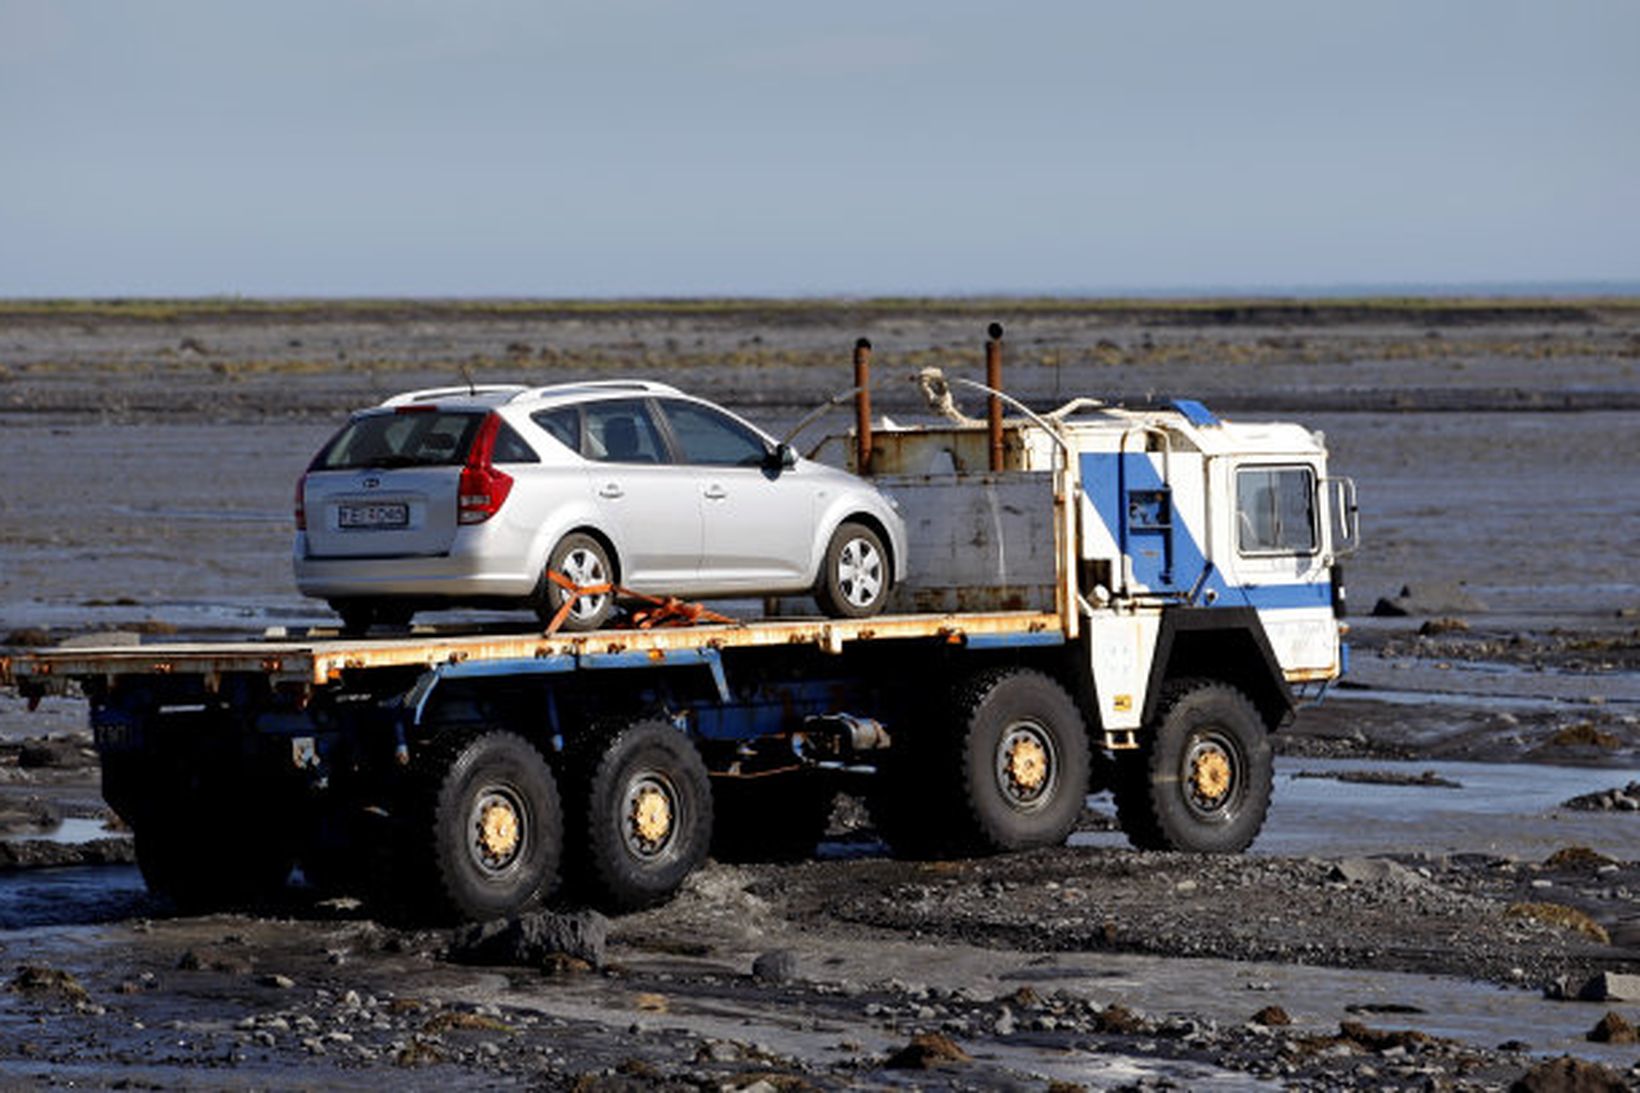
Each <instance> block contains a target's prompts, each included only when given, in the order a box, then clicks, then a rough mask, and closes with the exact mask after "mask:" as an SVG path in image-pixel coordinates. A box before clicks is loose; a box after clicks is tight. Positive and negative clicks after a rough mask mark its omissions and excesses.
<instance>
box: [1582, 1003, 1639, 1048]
mask: <svg viewBox="0 0 1640 1093" xmlns="http://www.w3.org/2000/svg"><path fill="white" fill-rule="evenodd" d="M1585 1039H1588V1040H1591V1041H1593V1042H1594V1043H1597V1044H1640V1030H1636V1029H1635V1027H1634V1025H1632V1024H1630V1023H1629V1021H1628V1019H1627V1018H1625V1017H1624V1016H1623V1015H1622V1014H1621V1013H1618V1012H1617V1011H1616V1010H1607V1011H1606V1016H1604V1017H1602V1018H1601V1019H1600V1022H1599V1023H1598V1024H1596V1025H1595V1026H1594V1028H1592V1029H1590V1030H1589V1032H1588V1035H1587V1036H1586V1037H1585Z"/></svg>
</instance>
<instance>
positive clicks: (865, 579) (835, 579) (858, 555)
mask: <svg viewBox="0 0 1640 1093" xmlns="http://www.w3.org/2000/svg"><path fill="white" fill-rule="evenodd" d="M889 582H890V568H889V560H888V551H887V549H885V548H884V546H883V541H882V539H881V538H880V537H879V536H878V535H877V533H876V532H875V531H872V530H871V529H870V528H869V527H867V526H866V525H864V524H861V523H857V522H855V521H853V520H848V521H845V522H844V523H843V524H842V525H841V526H839V527H838V529H837V530H836V531H835V532H834V533H832V537H831V542H830V544H828V545H827V547H826V556H825V558H824V559H823V560H822V561H821V563H820V583H819V585H818V587H816V589H815V593H814V599H815V603H817V604H818V605H819V607H820V611H821V613H822V614H825V615H829V616H830V617H832V618H835V619H861V618H865V617H866V616H868V615H875V614H877V613H878V612H879V611H881V610H882V609H883V605H884V604H885V603H887V602H888V589H889Z"/></svg>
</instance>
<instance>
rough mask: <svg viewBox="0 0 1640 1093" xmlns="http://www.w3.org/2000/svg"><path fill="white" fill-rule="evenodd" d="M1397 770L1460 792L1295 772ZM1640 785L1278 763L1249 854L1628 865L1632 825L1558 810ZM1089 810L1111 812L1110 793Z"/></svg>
mask: <svg viewBox="0 0 1640 1093" xmlns="http://www.w3.org/2000/svg"><path fill="white" fill-rule="evenodd" d="M1301 771H1304V772H1309V773H1312V774H1316V773H1320V774H1337V773H1342V772H1345V771H1394V772H1396V773H1403V774H1407V775H1412V776H1417V775H1422V774H1423V773H1424V772H1425V771H1431V772H1433V773H1434V775H1435V776H1436V777H1438V778H1444V779H1446V780H1448V781H1452V782H1456V783H1458V788H1456V789H1450V788H1439V787H1430V786H1417V785H1413V786H1403V785H1375V784H1370V783H1358V782H1339V781H1336V780H1335V779H1332V778H1299V777H1295V775H1297V774H1298V773H1299V772H1301ZM1636 778H1640V769H1629V770H1624V769H1621V768H1617V769H1611V768H1606V769H1602V768H1587V767H1551V766H1543V765H1541V764H1537V763H1531V764H1525V763H1519V764H1513V763H1460V762H1428V761H1424V762H1409V763H1399V762H1390V761H1386V760H1374V759H1295V758H1285V757H1282V758H1277V759H1276V780H1275V793H1274V797H1273V799H1272V801H1271V803H1270V814H1269V817H1268V819H1266V820H1265V823H1264V830H1263V831H1262V832H1261V833H1260V834H1259V837H1258V841H1257V842H1255V843H1254V844H1253V848H1252V850H1251V851H1250V853H1254V854H1279V855H1284V856H1303V855H1314V856H1319V857H1339V856H1344V855H1362V854H1386V853H1406V852H1409V851H1419V850H1423V851H1428V852H1431V853H1459V852H1473V853H1487V854H1496V855H1499V856H1506V857H1518V858H1526V859H1532V860H1541V859H1542V858H1544V857H1547V856H1548V855H1549V854H1552V853H1553V852H1554V851H1556V850H1559V849H1560V848H1561V847H1564V846H1568V845H1572V844H1577V845H1581V846H1588V847H1592V848H1593V849H1595V850H1598V851H1600V852H1602V853H1604V854H1608V855H1610V856H1612V857H1614V858H1619V859H1623V860H1627V859H1628V858H1631V857H1633V856H1634V845H1635V839H1636V835H1637V833H1636V826H1637V825H1636V822H1635V818H1634V817H1633V816H1631V815H1628V814H1626V813H1606V812H1572V811H1567V810H1562V809H1560V808H1559V807H1558V806H1559V805H1560V803H1561V802H1562V801H1565V800H1567V799H1569V798H1571V797H1576V796H1578V795H1580V794H1584V793H1594V792H1597V791H1601V790H1607V789H1610V788H1612V787H1613V786H1620V785H1623V784H1625V783H1627V782H1630V781H1633V780H1635V779H1636ZM1089 803H1090V804H1092V805H1093V806H1094V807H1096V808H1098V809H1100V810H1101V811H1105V812H1114V811H1115V805H1114V804H1113V802H1112V801H1111V798H1110V795H1109V794H1097V795H1095V796H1093V797H1090V798H1089ZM1070 841H1071V845H1072V846H1110V847H1120V846H1126V845H1127V840H1126V839H1125V838H1124V837H1123V836H1122V835H1121V833H1119V832H1104V831H1099V832H1079V833H1077V834H1075V835H1072V836H1071V840H1070Z"/></svg>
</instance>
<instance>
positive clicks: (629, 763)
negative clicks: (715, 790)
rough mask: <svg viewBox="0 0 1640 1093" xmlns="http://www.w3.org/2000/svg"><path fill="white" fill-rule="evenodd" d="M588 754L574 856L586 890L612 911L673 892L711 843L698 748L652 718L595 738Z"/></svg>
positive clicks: (707, 789) (708, 792) (708, 797)
mask: <svg viewBox="0 0 1640 1093" xmlns="http://www.w3.org/2000/svg"><path fill="white" fill-rule="evenodd" d="M583 762H584V764H585V772H584V774H585V776H584V777H583V778H580V779H577V784H578V785H579V786H580V787H581V788H580V791H579V793H578V795H577V800H576V802H575V808H574V810H573V812H572V816H573V820H574V823H575V824H576V825H577V827H578V828H579V829H580V830H578V831H577V832H576V837H575V840H574V843H573V844H572V847H571V850H572V854H571V862H572V872H573V875H574V877H575V879H576V880H577V882H579V883H580V884H581V885H582V886H583V887H584V888H585V890H586V891H585V895H586V896H587V897H588V898H589V899H590V900H591V901H592V902H593V903H595V904H597V905H598V906H600V907H602V908H604V909H605V910H610V911H635V910H638V909H640V908H643V907H653V906H654V905H656V904H658V903H663V902H665V901H666V900H668V899H670V898H671V897H672V894H673V893H674V892H676V891H677V890H678V886H679V885H680V884H682V883H683V879H684V878H685V877H687V876H688V875H689V874H690V873H691V872H692V871H693V870H694V869H695V868H696V867H697V866H699V865H700V864H701V863H702V862H703V861H705V860H706V853H707V850H708V849H709V847H710V846H711V841H712V787H711V785H710V783H709V782H708V780H707V774H706V764H705V763H704V762H702V761H701V757H700V752H698V751H697V750H695V745H694V744H692V743H691V742H690V741H689V739H688V738H687V737H685V736H684V735H683V733H681V732H679V731H678V730H677V729H675V728H673V727H672V726H671V725H670V724H668V723H667V722H665V721H661V720H658V719H647V720H642V721H636V722H633V723H632V724H630V725H628V726H626V727H625V728H623V729H621V730H620V732H618V733H617V734H616V735H615V736H614V737H613V738H611V739H608V740H607V741H599V742H596V746H595V747H593V748H592V749H591V750H590V751H589V752H588V753H587V754H586V755H585V756H584V759H583Z"/></svg>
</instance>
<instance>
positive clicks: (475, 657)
mask: <svg viewBox="0 0 1640 1093" xmlns="http://www.w3.org/2000/svg"><path fill="white" fill-rule="evenodd" d="M1057 633H1063V624H1062V621H1061V619H1060V617H1059V616H1058V615H1056V614H1053V613H1051V612H1036V611H998V612H985V613H973V614H969V613H964V614H947V615H877V616H874V617H872V618H865V619H792V620H768V621H762V620H760V621H756V622H749V623H745V624H740V625H734V626H729V625H716V626H710V625H709V626H691V627H679V628H674V629H664V630H596V631H592V632H590V633H585V634H556V635H554V636H552V637H545V636H543V635H541V634H530V633H519V634H505V635H494V634H475V635H450V636H442V635H440V636H422V635H414V634H412V635H409V636H406V637H402V638H370V639H362V638H340V637H338V638H314V639H307V640H285V641H281V640H267V641H235V642H177V643H167V644H154V645H114V646H105V647H102V648H97V647H85V648H73V649H38V650H31V651H29V652H25V653H20V654H17V655H16V656H14V657H12V658H11V664H10V672H11V676H12V678H13V681H15V682H17V683H31V682H32V683H35V684H41V683H46V682H48V681H53V680H68V679H74V678H78V677H89V676H114V675H147V674H153V675H194V674H204V675H214V674H222V673H228V672H250V673H256V674H260V675H267V676H270V677H273V678H276V679H278V680H285V681H292V682H298V681H299V682H305V683H313V684H323V683H327V682H330V681H331V680H333V679H336V678H338V677H339V676H340V675H341V674H342V673H343V672H346V671H350V670H356V669H364V668H390V667H396V666H398V667H409V666H428V667H431V666H433V665H437V664H446V663H454V662H470V661H504V660H527V659H532V658H538V657H551V656H598V655H605V654H615V653H650V654H653V655H654V657H655V660H656V662H657V663H664V661H665V657H666V654H667V653H670V652H676V651H684V650H689V651H696V650H701V649H744V648H752V647H757V646H772V645H818V646H820V647H821V648H823V649H826V650H829V651H831V652H840V651H841V650H842V648H843V647H844V646H845V645H847V644H850V643H853V642H861V641H873V640H878V641H881V640H892V639H907V638H935V639H943V640H946V641H950V642H952V643H953V644H960V643H962V642H965V641H966V640H967V639H968V638H970V637H974V636H981V635H985V636H993V635H994V636H1006V635H1022V636H1023V635H1033V634H1041V635H1047V634H1057Z"/></svg>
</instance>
